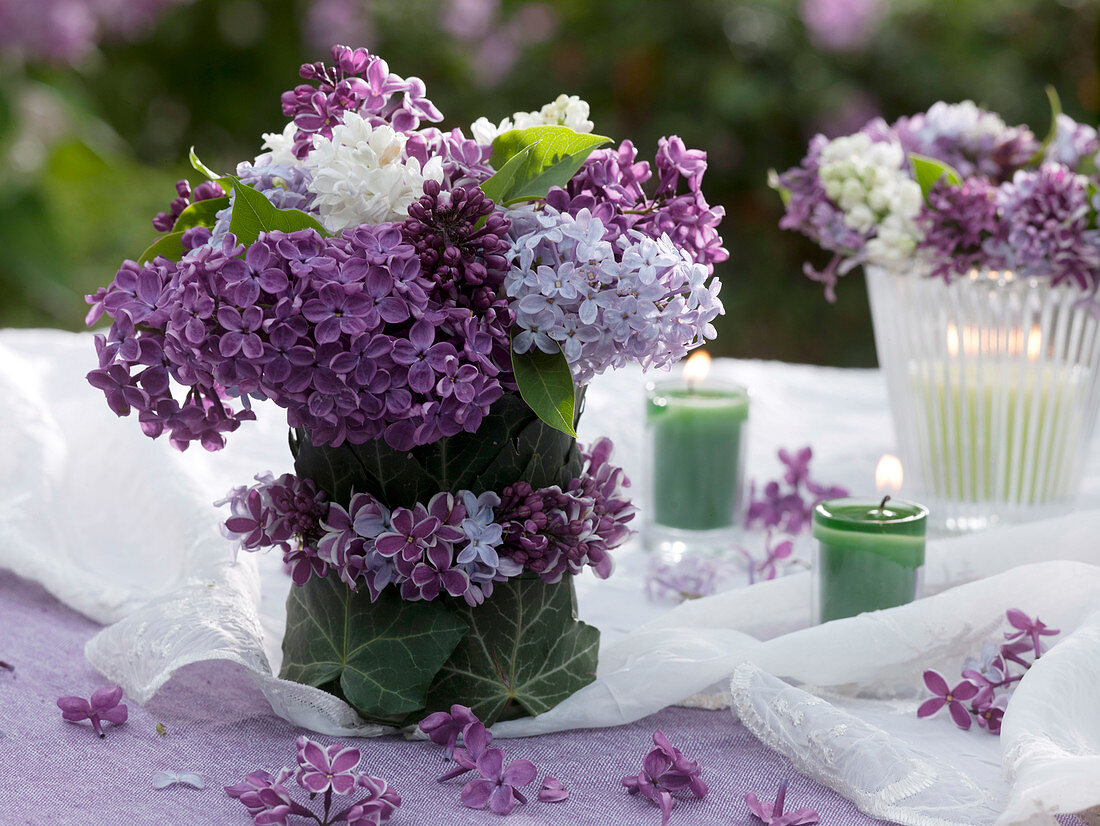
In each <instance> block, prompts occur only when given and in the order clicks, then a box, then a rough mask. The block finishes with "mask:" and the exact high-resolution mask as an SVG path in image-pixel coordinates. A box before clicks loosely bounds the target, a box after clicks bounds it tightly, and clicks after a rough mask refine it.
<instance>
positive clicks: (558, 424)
mask: <svg viewBox="0 0 1100 826" xmlns="http://www.w3.org/2000/svg"><path fill="white" fill-rule="evenodd" d="M512 372H513V373H514V374H515V377H516V384H517V385H518V386H519V393H520V395H521V396H522V397H523V400H524V401H525V402H527V404H528V405H529V406H530V408H531V409H532V410H533V411H535V415H536V416H538V417H539V418H540V419H542V420H543V421H544V422H546V424H548V425H550V427H552V428H554V429H555V430H560V431H561V432H562V433H565V434H567V435H569V436H572V437H574V438H576V436H577V431H576V430H574V429H573V418H574V413H575V412H576V388H575V387H574V386H573V372H572V371H571V370H570V369H569V362H568V361H566V360H565V354H564V353H563V352H562V351H561V348H558V349H557V350H556V351H555V352H553V353H544V352H542V350H539V349H538V348H537V347H532V348H531V349H530V350H528V351H527V352H526V353H517V352H515V351H514V350H513V351H512Z"/></svg>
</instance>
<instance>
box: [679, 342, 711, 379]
mask: <svg viewBox="0 0 1100 826" xmlns="http://www.w3.org/2000/svg"><path fill="white" fill-rule="evenodd" d="M709 374H710V354H709V353H707V351H706V350H696V351H695V352H694V353H692V354H691V357H690V358H689V359H688V360H687V361H686V362H684V381H686V382H687V383H688V384H689V385H691V384H696V383H698V382H701V381H703V380H704V379H705V378H706V377H707V376H708V375H709Z"/></svg>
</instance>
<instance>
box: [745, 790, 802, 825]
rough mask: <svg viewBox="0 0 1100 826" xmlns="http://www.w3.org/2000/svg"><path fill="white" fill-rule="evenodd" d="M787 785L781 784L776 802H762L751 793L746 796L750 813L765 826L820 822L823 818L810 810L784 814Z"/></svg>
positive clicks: (776, 795) (797, 810)
mask: <svg viewBox="0 0 1100 826" xmlns="http://www.w3.org/2000/svg"><path fill="white" fill-rule="evenodd" d="M787 784H788V781H786V780H784V781H783V782H782V783H781V784H779V791H777V792H776V794H775V800H774V801H767V800H760V799H759V798H758V797H757V796H756V794H755V793H754V792H749V793H748V794H747V795H745V803H746V804H747V805H748V807H749V811H750V812H752V813H753V815H754V816H755V817H756V818H757V819H759V820H760V821H762V822H763V823H764V824H765V826H807V824H810V823H817V822H818V821H820V820H821V816H820V815H819V814H818V813H817V812H816V811H815V810H814V809H810V808H805V809H796V810H795V811H793V812H787V813H786V814H784V812H783V806H784V803H785V802H786V798H787Z"/></svg>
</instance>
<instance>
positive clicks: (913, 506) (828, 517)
mask: <svg viewBox="0 0 1100 826" xmlns="http://www.w3.org/2000/svg"><path fill="white" fill-rule="evenodd" d="M845 510H849V511H851V512H850V513H845V512H844V511H845ZM899 510H905V511H908V512H907V513H904V514H898V513H897V512H898V511H899ZM875 511H879V512H880V513H882V514H883V515H885V514H886V513H890V514H892V515H891V516H890V517H887V518H883V519H875V518H870V517H872V514H873V513H874V512H875ZM861 513H862V514H865V515H864V516H862V517H859V516H857V514H861ZM928 513H929V511H928V508H926V507H925V506H924V505H921V504H918V503H917V502H910V501H908V500H906V499H895V498H894V497H890V498H889V500H888V502H887V503H886V506H885V507H882V500H881V499H868V498H866V497H858V496H843V497H839V498H836V499H826V500H824V501H823V502H818V503H817V505H815V506H814V522H815V524H820V525H822V526H823V527H828V528H834V529H836V528H839V529H841V530H848V531H860V532H863V533H879V532H882V533H892V532H905V533H914V534H920V535H923V534H924V533H925V530H926V526H927V521H928Z"/></svg>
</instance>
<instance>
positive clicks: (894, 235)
mask: <svg viewBox="0 0 1100 826" xmlns="http://www.w3.org/2000/svg"><path fill="white" fill-rule="evenodd" d="M905 160H906V159H905V152H904V150H903V149H902V148H901V146H900V145H899V144H897V143H894V142H887V141H874V140H872V139H871V138H870V137H869V136H868V135H866V134H864V133H862V132H861V133H857V134H855V135H849V136H845V137H841V138H836V139H835V140H832V141H829V143H827V144H826V145H825V146H824V148H823V149H822V151H821V165H820V167H819V169H818V175H819V176H820V179H821V184H822V186H824V188H825V193H826V195H828V197H829V198H830V199H831V200H832V201H833V202H834V203H835V204H836V205H837V206H838V207H840V209H841V211H842V212H843V213H844V223H845V225H846V226H848V227H849V228H850V229H852V230H854V231H855V232H858V233H860V234H862V235H870V234H871V233H875V237H873V238H871V239H870V240H869V241H868V242H867V246H866V253H867V259H868V260H869V261H871V262H872V263H876V264H881V265H884V266H898V265H901V264H904V263H905V262H906V261H907V260H910V259H911V258H912V256H913V252H914V251H915V250H916V247H917V243H918V242H919V241H920V238H921V232H920V228H919V226H918V225H917V221H916V219H917V215H918V214H919V213H920V208H921V200H922V199H921V190H920V185H919V184H918V183H917V182H916V181H914V180H913V179H912V178H911V177H910V176H909V175H908V173H907V172H906V170H905Z"/></svg>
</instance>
